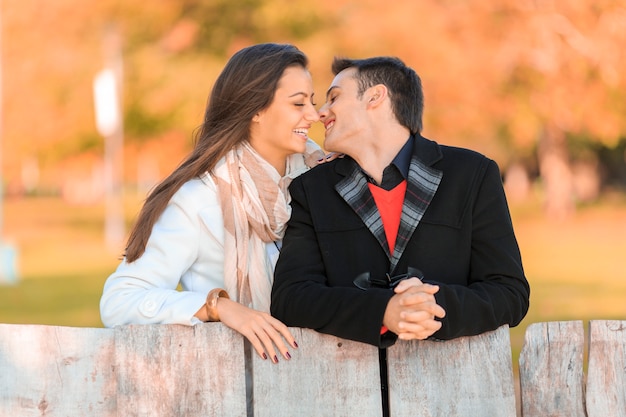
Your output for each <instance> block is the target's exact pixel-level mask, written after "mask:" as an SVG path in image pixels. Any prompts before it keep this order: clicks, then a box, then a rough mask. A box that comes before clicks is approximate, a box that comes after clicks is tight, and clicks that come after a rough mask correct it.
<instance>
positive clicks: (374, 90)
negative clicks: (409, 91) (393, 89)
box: [365, 84, 388, 108]
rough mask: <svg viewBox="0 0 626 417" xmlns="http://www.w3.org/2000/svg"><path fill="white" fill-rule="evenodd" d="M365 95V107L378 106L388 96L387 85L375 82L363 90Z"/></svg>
mask: <svg viewBox="0 0 626 417" xmlns="http://www.w3.org/2000/svg"><path fill="white" fill-rule="evenodd" d="M365 94H366V97H367V107H372V108H374V107H378V106H380V104H381V103H383V102H384V101H385V100H386V99H387V96H388V90H387V87H386V86H385V85H384V84H376V85H374V86H372V87H370V88H368V89H367V90H366V92H365Z"/></svg>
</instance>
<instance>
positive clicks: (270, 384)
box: [252, 328, 382, 417]
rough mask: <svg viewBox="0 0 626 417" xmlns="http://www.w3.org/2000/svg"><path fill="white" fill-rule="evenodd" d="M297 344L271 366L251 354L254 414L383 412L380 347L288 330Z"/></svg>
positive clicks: (282, 416)
mask: <svg viewBox="0 0 626 417" xmlns="http://www.w3.org/2000/svg"><path fill="white" fill-rule="evenodd" d="M290 331H291V332H292V335H293V336H294V337H295V339H296V340H297V341H298V345H299V348H298V349H292V350H291V356H292V359H291V360H289V361H287V360H285V359H284V358H281V359H280V361H279V363H277V364H274V363H272V362H271V361H270V360H262V359H260V358H259V357H258V355H256V353H255V354H253V355H252V356H253V358H254V359H253V361H252V363H253V371H252V374H253V381H254V384H253V386H254V415H255V416H256V417H292V416H311V417H313V416H359V417H361V416H363V417H367V416H372V417H374V416H376V417H380V416H381V415H382V404H381V396H380V371H379V365H378V349H377V348H375V347H374V346H370V345H366V344H363V343H358V342H353V341H349V340H345V339H339V338H337V337H334V336H329V335H324V334H320V333H317V332H314V331H312V330H307V329H300V328H291V329H290Z"/></svg>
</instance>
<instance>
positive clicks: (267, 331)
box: [217, 298, 298, 363]
mask: <svg viewBox="0 0 626 417" xmlns="http://www.w3.org/2000/svg"><path fill="white" fill-rule="evenodd" d="M217 311H218V313H219V316H220V320H221V321H222V323H224V324H225V325H226V326H228V327H230V328H231V329H233V330H236V331H238V332H239V333H241V334H242V335H243V336H245V337H246V338H247V339H248V340H249V341H250V343H252V346H254V349H255V350H256V351H257V353H258V354H259V356H260V357H262V358H263V359H267V358H270V359H271V360H272V362H274V363H276V362H278V356H277V354H276V349H275V348H274V346H276V348H278V350H279V351H280V353H281V354H282V355H283V357H284V358H285V359H291V355H290V354H289V350H288V348H287V345H286V344H285V340H286V341H287V342H288V343H289V344H290V345H291V346H293V347H294V348H297V347H298V344H297V343H296V341H295V339H294V338H293V336H292V335H291V333H290V332H289V329H288V328H287V326H285V325H284V324H283V323H282V322H281V321H279V320H277V319H275V318H274V317H272V316H271V315H269V314H268V313H264V312H261V311H257V310H253V309H251V308H248V307H246V306H244V305H242V304H239V303H238V302H236V301H232V300H230V299H227V298H219V299H218V301H217ZM283 338H284V339H283Z"/></svg>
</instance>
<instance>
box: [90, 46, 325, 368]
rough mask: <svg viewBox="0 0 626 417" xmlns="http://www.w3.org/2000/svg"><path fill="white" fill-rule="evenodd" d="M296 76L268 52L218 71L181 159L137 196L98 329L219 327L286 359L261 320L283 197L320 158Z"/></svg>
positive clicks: (295, 59)
mask: <svg viewBox="0 0 626 417" xmlns="http://www.w3.org/2000/svg"><path fill="white" fill-rule="evenodd" d="M307 64H308V62H307V58H306V56H305V55H304V54H303V53H302V52H301V51H299V50H298V49H297V48H295V47H294V46H291V45H279V44H260V45H254V46H251V47H248V48H245V49H243V50H241V51H239V52H237V53H236V54H235V55H234V56H233V57H232V58H231V59H230V60H229V62H228V63H227V64H226V66H225V67H224V69H223V71H222V73H221V74H220V76H219V77H218V79H217V81H216V83H215V85H214V87H213V90H212V92H211V96H210V99H209V102H208V104H207V108H206V112H205V117H204V123H203V124H202V126H201V128H200V130H199V132H198V136H197V141H196V144H195V147H194V149H193V151H192V152H191V153H190V155H189V156H188V157H187V158H186V159H185V160H184V161H183V163H182V164H181V165H180V166H179V167H178V168H177V169H176V170H174V172H172V173H171V174H170V175H169V176H168V177H167V178H165V180H163V182H161V183H160V184H159V185H157V187H156V188H155V189H154V191H153V192H152V193H151V194H150V195H149V196H148V198H147V200H146V202H145V204H144V206H143V208H142V209H141V212H140V213H139V218H138V220H137V222H136V224H135V226H134V227H133V229H132V231H131V233H130V237H129V239H128V245H127V248H126V253H125V258H124V260H123V261H122V262H121V264H120V265H119V266H118V268H117V270H116V271H115V272H114V273H113V274H112V275H111V276H110V277H109V278H108V279H107V281H106V283H105V285H104V292H103V295H102V299H101V300H100V313H101V317H102V322H103V323H104V325H105V326H107V327H112V326H116V325H123V324H130V323H135V324H150V323H178V324H186V325H195V324H197V323H201V322H206V321H220V320H221V321H222V322H223V323H224V324H225V325H227V326H228V327H231V328H232V329H234V330H236V331H238V332H239V333H241V334H242V335H244V336H245V337H246V338H247V339H248V340H249V341H250V343H251V344H252V346H253V347H254V348H255V350H256V351H257V352H258V354H259V355H260V356H261V357H262V358H264V359H267V358H268V357H269V358H271V359H272V361H273V362H277V361H278V357H277V354H276V350H275V348H274V346H276V347H277V348H278V350H279V351H280V352H281V354H282V355H283V356H284V357H285V358H286V359H289V358H290V357H291V356H290V354H289V351H288V348H287V346H286V344H285V342H284V340H286V341H288V342H289V344H290V345H291V346H293V347H297V343H296V341H295V340H294V338H293V336H292V335H291V334H290V333H289V330H288V329H287V327H286V326H285V325H284V324H282V323H281V322H280V321H278V320H276V319H274V318H273V317H271V316H270V315H269V314H268V312H269V302H270V289H271V283H272V280H273V271H274V265H275V263H276V259H277V258H278V253H279V246H280V243H279V241H280V239H281V238H282V235H283V231H284V228H285V225H286V223H287V220H288V219H289V214H290V208H289V205H288V203H289V195H288V192H287V185H288V183H289V181H290V180H291V179H292V178H294V177H295V176H297V175H298V174H300V173H302V172H304V171H305V170H307V169H308V168H309V167H311V166H313V165H315V164H316V161H318V160H319V159H320V158H322V157H323V152H322V151H321V150H320V149H319V147H317V146H316V145H315V144H314V143H313V142H312V141H311V140H310V139H308V137H307V133H308V129H309V128H310V127H311V124H312V123H314V122H316V121H318V120H319V117H318V115H317V112H316V110H315V107H314V103H313V82H312V79H311V75H310V74H309V72H308V70H307ZM179 284H180V286H181V288H182V291H179V290H177V287H178V285H179ZM281 336H282V337H281ZM283 337H284V340H283Z"/></svg>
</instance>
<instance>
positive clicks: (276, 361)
mask: <svg viewBox="0 0 626 417" xmlns="http://www.w3.org/2000/svg"><path fill="white" fill-rule="evenodd" d="M273 359H274V363H278V356H276V355H274V358H273Z"/></svg>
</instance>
